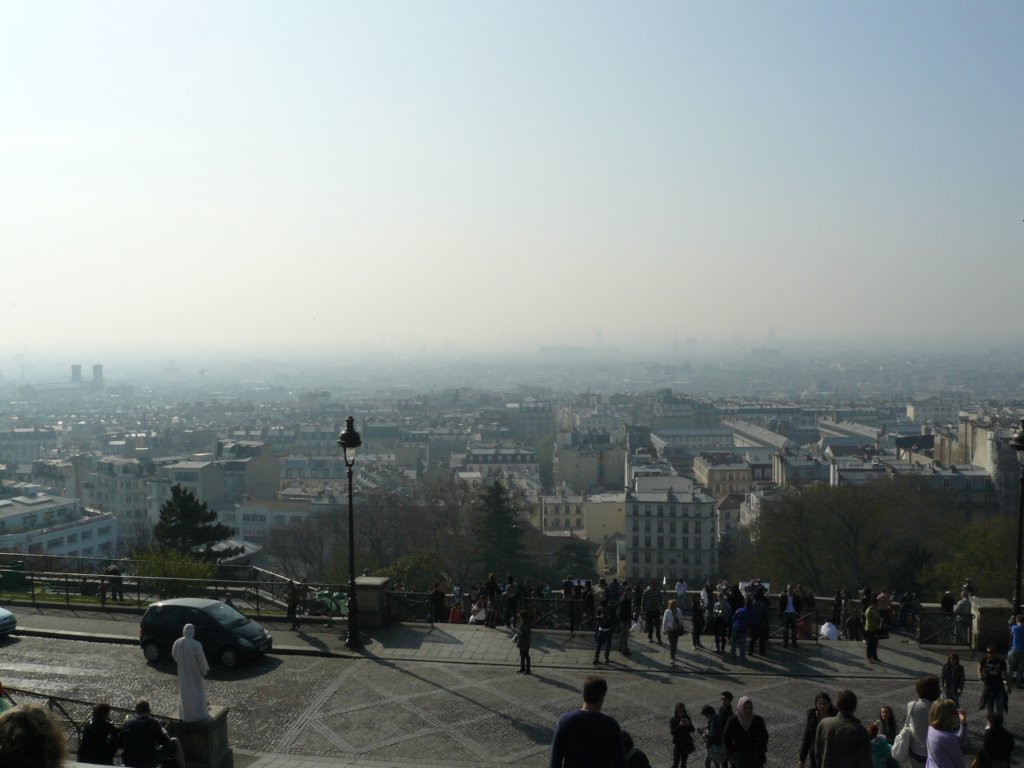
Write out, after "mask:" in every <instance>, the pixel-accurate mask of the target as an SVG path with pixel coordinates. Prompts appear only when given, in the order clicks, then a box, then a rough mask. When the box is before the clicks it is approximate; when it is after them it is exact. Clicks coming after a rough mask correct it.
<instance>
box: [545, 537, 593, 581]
mask: <svg viewBox="0 0 1024 768" xmlns="http://www.w3.org/2000/svg"><path fill="white" fill-rule="evenodd" d="M595 573H597V560H596V559H595V557H594V553H593V552H592V547H591V545H590V544H588V543H587V542H585V541H581V540H580V539H574V538H569V539H567V540H566V541H565V543H564V544H562V546H560V547H559V548H558V553H557V554H556V556H555V573H554V574H553V576H552V580H555V579H557V580H558V581H559V582H560V581H561V580H562V579H563V578H564V577H565V576H566V575H570V576H572V578H574V579H591V578H593V576H594V574H595Z"/></svg>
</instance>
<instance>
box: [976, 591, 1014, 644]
mask: <svg viewBox="0 0 1024 768" xmlns="http://www.w3.org/2000/svg"><path fill="white" fill-rule="evenodd" d="M971 613H972V614H973V618H974V643H973V648H974V650H976V651H983V650H984V649H985V646H986V645H988V644H989V643H992V645H994V646H995V647H996V648H997V649H998V650H999V652H1000V653H1006V651H1007V650H1008V649H1009V647H1010V623H1009V622H1010V616H1011V615H1012V614H1013V603H1012V602H1010V601H1009V600H1007V599H1006V598H1005V597H972V598H971Z"/></svg>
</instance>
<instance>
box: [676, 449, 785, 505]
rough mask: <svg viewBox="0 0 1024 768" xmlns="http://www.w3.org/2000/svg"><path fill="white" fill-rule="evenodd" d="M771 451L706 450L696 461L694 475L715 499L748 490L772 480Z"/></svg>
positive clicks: (694, 461) (694, 462)
mask: <svg viewBox="0 0 1024 768" xmlns="http://www.w3.org/2000/svg"><path fill="white" fill-rule="evenodd" d="M771 456H772V451H770V450H767V449H763V448H762V449H753V448H748V449H745V450H743V451H742V452H741V451H705V452H703V453H701V454H700V456H698V457H697V458H695V459H694V460H693V477H694V480H696V482H697V483H698V484H699V485H702V486H704V487H705V488H706V489H707V490H708V491H709V492H711V493H712V494H714V496H715V497H716V498H722V497H723V496H725V495H726V494H729V493H747V492H748V491H750V490H751V489H753V488H755V487H757V486H760V485H768V484H770V483H771V481H772V460H771Z"/></svg>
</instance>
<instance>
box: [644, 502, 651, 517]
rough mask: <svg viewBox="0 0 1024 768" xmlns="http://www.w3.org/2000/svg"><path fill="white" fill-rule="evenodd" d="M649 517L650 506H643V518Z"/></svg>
mask: <svg viewBox="0 0 1024 768" xmlns="http://www.w3.org/2000/svg"><path fill="white" fill-rule="evenodd" d="M650 516H651V505H650V504H644V517H650Z"/></svg>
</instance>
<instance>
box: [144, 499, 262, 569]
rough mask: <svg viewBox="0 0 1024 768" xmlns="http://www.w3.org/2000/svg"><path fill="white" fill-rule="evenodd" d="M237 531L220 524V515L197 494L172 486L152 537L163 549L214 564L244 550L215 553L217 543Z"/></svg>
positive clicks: (237, 548) (234, 549) (233, 548)
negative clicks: (198, 497) (214, 546)
mask: <svg viewBox="0 0 1024 768" xmlns="http://www.w3.org/2000/svg"><path fill="white" fill-rule="evenodd" d="M233 533H234V531H233V530H232V529H231V528H229V527H228V526H226V525H224V524H223V523H218V522H217V513H216V512H213V511H211V510H210V509H209V507H207V506H206V502H205V501H204V502H201V501H199V499H197V498H196V497H195V494H194V493H192V491H190V490H188V489H187V488H182V487H181V486H180V485H174V486H171V498H169V499H168V500H167V501H165V502H164V503H163V504H162V505H161V506H160V522H159V523H157V524H156V527H155V528H153V537H154V538H155V539H156V542H157V544H158V545H159V546H160V548H161V549H171V550H174V551H175V552H180V553H181V554H183V555H190V556H192V557H198V558H200V559H202V560H208V561H211V562H212V561H214V560H217V559H218V558H228V557H233V556H234V555H237V554H239V553H241V552H242V548H241V547H231V548H229V549H224V550H221V551H219V552H214V551H213V549H212V547H213V545H214V544H216V543H217V542H218V541H223V540H224V539H227V538H229V537H230V536H231V535H232V534H233Z"/></svg>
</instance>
